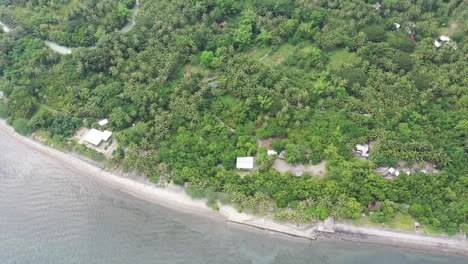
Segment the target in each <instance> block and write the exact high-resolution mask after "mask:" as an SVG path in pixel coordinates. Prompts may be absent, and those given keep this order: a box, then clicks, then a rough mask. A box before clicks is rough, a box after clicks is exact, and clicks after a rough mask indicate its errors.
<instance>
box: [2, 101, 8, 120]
mask: <svg viewBox="0 0 468 264" xmlns="http://www.w3.org/2000/svg"><path fill="white" fill-rule="evenodd" d="M7 116H8V114H7V107H6V105H5V104H4V103H3V102H2V101H0V118H6V117H7Z"/></svg>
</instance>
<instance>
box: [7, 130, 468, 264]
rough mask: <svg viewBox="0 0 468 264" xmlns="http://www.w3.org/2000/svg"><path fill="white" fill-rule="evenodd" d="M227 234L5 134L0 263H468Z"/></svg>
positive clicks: (236, 231)
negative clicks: (105, 182) (97, 178)
mask: <svg viewBox="0 0 468 264" xmlns="http://www.w3.org/2000/svg"><path fill="white" fill-rule="evenodd" d="M467 262H468V260H467V259H466V258H463V257H457V256H431V255H428V254H426V253H418V252H414V251H405V250H403V249H397V248H392V247H382V246H373V245H364V244H362V245H359V244H352V243H347V242H340V241H316V242H312V243H310V242H307V241H303V240H294V239H290V238H284V237H278V236H274V235H265V234H264V233H263V232H260V231H257V230H249V229H244V228H241V227H237V226H231V225H230V226H226V225H225V224H224V222H223V221H222V220H218V219H213V218H209V217H203V216H199V215H190V214H185V213H183V212H179V211H174V210H171V209H168V208H165V207H163V206H161V205H155V204H151V203H148V202H145V201H142V200H139V199H136V198H134V197H131V196H129V195H128V194H125V193H123V192H121V191H119V190H115V189H112V188H110V187H107V186H105V185H103V184H102V183H100V182H98V181H96V180H95V179H94V178H93V177H92V176H88V175H86V174H85V173H82V172H77V171H75V170H73V169H71V168H70V167H67V165H66V164H63V163H61V162H59V161H57V160H55V159H53V158H51V157H49V156H47V155H46V154H44V153H41V152H38V151H36V150H34V149H32V148H30V147H28V146H27V145H24V143H22V142H19V141H17V139H15V138H13V137H11V136H10V135H8V133H6V132H5V131H4V130H2V129H0V263H2V264H13V263H15V264H16V263H21V264H22V263H28V264H29V263H36V264H42V263H44V264H45V263H52V264H54V263H57V264H59V263H60V264H66V263H223V264H229V263H260V264H263V263H281V264H282V263H284V264H288V263H294V264H296V263H362V264H367V263H467Z"/></svg>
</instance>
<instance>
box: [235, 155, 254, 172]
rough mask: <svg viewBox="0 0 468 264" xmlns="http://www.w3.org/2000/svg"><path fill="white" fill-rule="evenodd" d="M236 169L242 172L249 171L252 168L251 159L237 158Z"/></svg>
mask: <svg viewBox="0 0 468 264" xmlns="http://www.w3.org/2000/svg"><path fill="white" fill-rule="evenodd" d="M236 168H238V169H243V170H251V169H253V168H254V158H253V157H237V162H236Z"/></svg>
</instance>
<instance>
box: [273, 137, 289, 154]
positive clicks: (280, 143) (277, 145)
mask: <svg viewBox="0 0 468 264" xmlns="http://www.w3.org/2000/svg"><path fill="white" fill-rule="evenodd" d="M286 144H288V141H287V140H286V139H281V140H275V141H273V142H271V144H270V146H271V147H272V148H273V149H274V150H275V151H277V152H281V151H283V150H284V149H285V148H286Z"/></svg>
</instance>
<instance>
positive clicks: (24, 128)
mask: <svg viewBox="0 0 468 264" xmlns="http://www.w3.org/2000/svg"><path fill="white" fill-rule="evenodd" d="M13 128H15V131H16V132H18V133H20V134H21V135H28V134H30V133H31V127H30V126H29V121H28V120H27V119H25V118H18V119H15V120H14V121H13Z"/></svg>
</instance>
